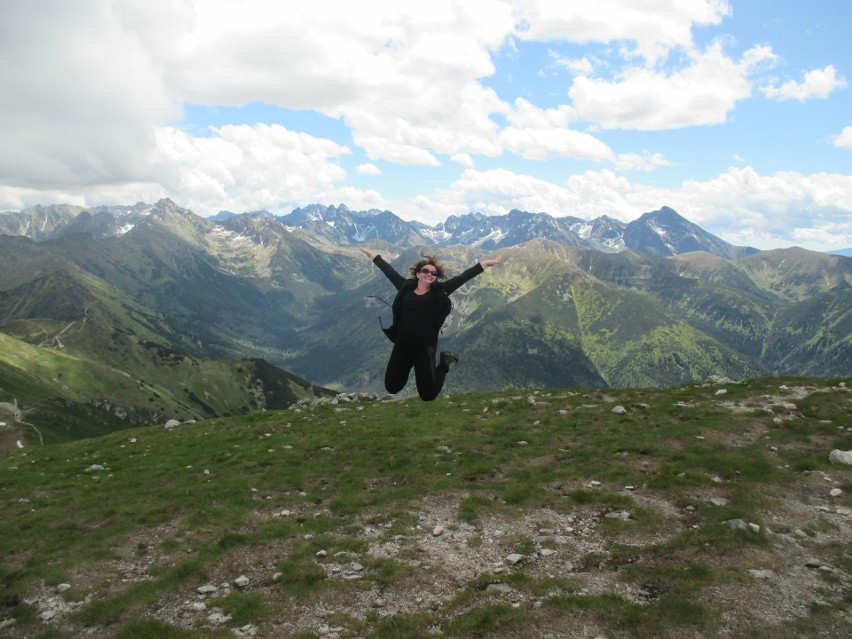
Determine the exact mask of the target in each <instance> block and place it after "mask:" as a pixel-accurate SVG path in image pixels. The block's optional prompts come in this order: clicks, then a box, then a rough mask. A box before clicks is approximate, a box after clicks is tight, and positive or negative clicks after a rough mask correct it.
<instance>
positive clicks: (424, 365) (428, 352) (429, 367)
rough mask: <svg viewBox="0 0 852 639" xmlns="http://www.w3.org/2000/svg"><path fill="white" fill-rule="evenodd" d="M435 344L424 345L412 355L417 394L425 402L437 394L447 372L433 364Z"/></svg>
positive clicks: (442, 385)
mask: <svg viewBox="0 0 852 639" xmlns="http://www.w3.org/2000/svg"><path fill="white" fill-rule="evenodd" d="M436 346H437V344H430V345H428V346H424V347H423V348H421V349H418V351H417V352H416V353H415V355H414V381H415V382H416V383H417V394H418V395H420V399H422V400H423V401H425V402H430V401H432V400H433V399H435V398H436V397H437V396H438V393H440V392H441V389H442V388H443V387H444V377H445V376H446V374H447V371H445V370H444V369H443V368H439V367H436V366H435V350H436Z"/></svg>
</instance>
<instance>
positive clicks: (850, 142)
mask: <svg viewBox="0 0 852 639" xmlns="http://www.w3.org/2000/svg"><path fill="white" fill-rule="evenodd" d="M834 146H836V147H839V148H841V149H852V126H847V127H844V128H843V130H842V131H841V132H840V135H838V136H836V137H835V138H834Z"/></svg>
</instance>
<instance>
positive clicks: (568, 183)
mask: <svg viewBox="0 0 852 639" xmlns="http://www.w3.org/2000/svg"><path fill="white" fill-rule="evenodd" d="M663 204H667V205H669V206H671V207H672V208H674V209H675V210H677V211H678V212H679V213H681V215H683V216H684V217H686V218H687V219H689V220H690V221H692V222H695V223H696V224H699V225H700V226H702V227H703V228H705V229H706V230H708V231H710V232H711V233H715V234H716V235H719V236H720V237H722V238H723V239H725V240H727V241H728V242H731V243H733V244H737V245H745V246H754V247H756V248H760V249H771V248H778V247H783V246H793V245H799V246H802V247H804V248H813V249H816V250H821V249H822V248H823V247H826V246H828V247H833V248H846V247H848V246H850V245H852V227H850V225H849V219H850V215H852V176H848V175H839V174H825V173H820V174H814V175H804V174H801V173H797V172H779V173H776V174H774V175H760V174H759V173H757V172H756V171H755V170H754V169H752V168H730V169H728V170H727V171H726V172H725V173H722V174H720V175H719V176H717V177H716V178H713V179H711V180H707V181H704V182H701V181H696V180H686V181H684V182H683V183H682V184H681V185H680V186H679V187H673V188H660V187H654V186H648V185H644V184H641V183H638V182H631V181H630V180H628V179H627V178H625V177H624V176H620V175H618V174H616V173H614V172H613V171H612V170H610V169H602V170H600V171H586V172H585V173H582V174H578V175H573V176H570V177H569V178H567V179H566V180H565V182H564V183H563V184H554V183H551V182H547V181H543V180H539V179H537V178H533V177H531V176H528V175H522V174H518V173H514V172H512V171H508V170H505V169H498V170H492V171H475V170H467V171H464V172H463V173H462V174H461V176H460V177H459V178H458V179H457V180H456V181H454V182H453V183H452V185H451V186H450V187H449V188H447V189H443V190H439V191H436V192H435V194H434V195H433V196H431V197H421V198H419V199H418V201H417V202H416V205H415V206H414V207H413V208H412V209H409V210H407V212H408V213H411V214H412V216H413V217H415V218H416V219H421V220H422V221H425V222H430V223H435V222H438V221H441V220H443V219H445V218H446V217H447V216H448V215H452V214H460V213H467V212H469V211H480V212H483V213H487V214H495V215H496V214H504V213H507V212H508V211H509V210H511V209H513V208H519V209H523V210H527V211H531V212H547V213H549V214H551V215H555V216H564V215H575V216H577V217H581V218H586V219H592V218H595V217H598V216H600V215H608V216H610V217H613V218H615V219H619V220H622V221H624V222H629V221H632V220H634V219H636V218H637V217H638V216H639V215H641V214H642V213H645V212H648V211H653V210H656V209H658V208H659V207H660V206H661V205H663Z"/></svg>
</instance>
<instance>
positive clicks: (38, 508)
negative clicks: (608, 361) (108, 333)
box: [0, 380, 852, 638]
mask: <svg viewBox="0 0 852 639" xmlns="http://www.w3.org/2000/svg"><path fill="white" fill-rule="evenodd" d="M810 383H811V384H817V383H818V384H820V385H821V386H825V387H829V386H831V384H830V383H829V382H815V381H813V380H811V382H810ZM780 384H781V381H780V380H753V381H751V382H748V383H746V384H742V385H739V386H736V387H735V391H732V392H731V393H730V394H729V395H728V396H726V397H725V400H726V401H727V400H731V397H732V396H733V397H734V399H735V401H737V402H741V403H749V402H751V403H753V404H754V405H755V406H758V405H759V404H760V402H761V398H762V397H763V396H765V395H768V394H770V393H778V386H779V385H780ZM714 391H715V387H701V386H697V385H689V386H684V387H679V388H674V389H653V390H629V391H628V390H609V391H606V392H604V391H582V390H580V391H578V390H572V391H570V392H568V391H565V390H552V391H545V392H539V393H538V394H537V395H536V399H537V400H538V402H539V404H536V405H533V404H531V403H530V402H529V401H527V397H528V395H529V393H527V392H515V391H505V392H502V393H481V394H471V395H461V396H451V397H443V398H440V399H439V400H437V401H436V402H433V403H423V402H420V401H419V400H416V399H406V400H402V401H390V402H363V403H352V404H341V405H337V406H334V405H320V406H316V407H311V408H305V409H301V410H298V411H296V410H290V411H281V412H276V411H269V412H262V413H261V412H258V413H250V414H248V415H245V416H242V417H235V418H228V419H219V420H209V421H205V422H199V423H197V424H195V425H193V426H184V427H180V428H177V429H175V430H172V431H165V430H163V429H157V428H136V429H131V430H127V431H122V432H116V433H112V434H109V435H106V436H102V437H98V438H91V439H83V440H79V441H73V442H67V443H62V444H56V445H53V446H46V447H43V448H34V447H28V448H26V449H24V450H22V451H12V452H9V453H6V454H4V455H3V456H2V457H0V503H2V504H3V517H2V518H0V557H2V558H3V559H2V560H0V588H2V596H0V619H2V618H12V619H15V624H14V627H13V630H12V631H11V632H12V634H11V635H9V636H11V637H37V636H45V637H46V636H56V637H71V636H75V633H76V632H77V631H79V630H80V629H82V628H96V629H101V630H100V632H102V634H103V635H104V636H116V637H148V636H151V637H153V636H157V637H184V636H213V637H215V636H229V632H230V630H229V629H233V628H240V627H242V626H244V625H246V624H251V625H253V626H255V627H263V628H266V629H269V630H268V631H269V632H271V633H273V634H274V633H275V632H278V633H279V634H281V636H302V637H312V636H316V634H315V633H316V631H317V628H318V626H317V625H316V624H317V620H316V619H315V618H312V617H310V616H309V615H308V616H305V615H300V613H299V611H301V610H306V609H308V608H311V607H320V608H329V609H331V610H332V611H334V610H337V611H343V610H350V609H351V608H357V607H358V606H362V607H363V602H364V601H371V600H374V599H376V598H379V599H383V600H384V601H385V604H384V605H383V606H380V607H378V608H376V607H375V606H369V605H368V606H367V607H366V609H365V610H364V611H362V613H361V614H354V613H353V614H348V615H347V616H345V617H344V618H341V619H338V620H337V621H338V623H339V624H340V625H342V626H343V627H345V628H346V629H347V630H346V632H349V633H350V634H348V635H347V634H344V635H342V636H353V637H354V636H361V637H371V638H372V637H427V636H429V637H431V636H434V633H435V632H436V631H437V630H440V631H441V632H442V633H443V634H444V635H445V636H449V637H484V636H488V637H490V636H495V637H522V638H523V637H534V636H535V637H537V636H540V633H539V630H541V632H546V631H547V628H551V629H552V628H564V629H567V630H565V632H566V633H567V634H570V632H573V631H571V630H570V629H571V628H573V629H574V631H575V630H576V629H577V628H578V627H582V625H580V626H575V625H572V624H576V623H580V624H582V622H588V623H592V624H596V625H599V626H601V627H603V628H607V629H609V632H611V633H613V635H612V636H636V637H656V636H660V637H664V636H681V635H682V634H690V633H691V634H692V636H702V633H707V636H712V634H713V632H716V631H717V630H718V629H719V628H720V627H722V626H723V625H724V624H726V623H731V622H730V621H725V619H730V617H731V615H736V614H746V613H745V612H743V611H737V612H735V611H732V610H729V609H727V608H726V607H725V606H726V604H725V603H724V602H721V601H715V600H714V598H713V597H711V596H709V594H708V593H709V592H710V591H711V589H712V588H735V587H738V585H739V584H740V579H741V578H740V577H737V576H736V575H739V573H736V572H733V570H734V568H733V567H734V566H739V565H740V564H742V565H749V566H750V563H749V562H750V561H752V558H760V559H761V560H762V561H766V562H772V561H774V562H776V563H777V562H779V561H781V560H779V559H778V558H775V559H772V557H773V553H774V552H775V550H774V545H773V544H772V543H770V539H769V537H768V536H767V533H766V532H765V529H766V527H767V526H774V527H776V528H778V529H782V527H783V526H782V523H783V525H784V526H786V530H788V531H789V530H795V529H797V528H801V529H806V530H811V531H814V535H813V536H811V537H808V538H807V541H806V542H805V543H807V544H808V548H807V550H808V552H809V553H811V554H817V552H818V550H819V548H821V547H822V548H824V549H825V556H826V557H831V558H832V561H833V564H834V565H835V566H836V567H837V570H838V572H837V573H836V574H835V575H834V578H833V579H831V578H828V579H826V578H822V579H821V580H820V581H819V585H820V587H822V588H824V589H825V592H826V593H827V594H824V595H823V596H822V600H824V601H826V602H827V604H826V605H827V606H829V609H828V610H826V609H825V607H824V606H823V607H819V608H815V612H814V613H813V621H814V623H815V624H816V626H817V627H821V628H831V627H833V625H832V624H834V623H835V622H836V620H837V617H838V615H840V614H841V613H840V612H839V610H841V609H842V606H840V605H839V604H840V603H841V602H842V601H843V597H844V596H845V595H843V593H844V592H848V589H849V579H848V576H847V575H848V572H849V568H850V567H849V566H848V559H846V560H845V561H846V563H844V554H843V552H842V551H839V550H838V548H842V547H843V546H842V544H840V545H837V544H836V543H835V545H831V543H825V542H822V541H818V540H817V535H816V531H819V530H822V529H831V530H833V532H832V536H833V537H836V536H837V535H838V534H841V533H840V532H838V531H842V528H837V527H835V528H833V529H832V528H831V526H832V524H831V523H830V522H827V521H824V520H821V519H819V517H818V516H817V515H816V514H815V515H814V516H813V518H812V520H810V521H806V522H796V521H785V522H782V523H778V524H776V523H775V521H774V520H772V519H771V518H769V516H768V514H767V510H768V509H769V508H770V507H771V506H772V505H773V504H774V503H775V501H774V500H775V499H776V498H777V496H778V495H793V494H798V492H797V491H802V490H806V488H805V487H804V486H803V482H806V480H807V478H808V477H810V475H809V474H808V473H810V472H811V471H818V472H829V471H830V473H831V475H832V476H833V477H834V479H835V480H837V481H839V482H841V484H842V485H845V486H848V485H849V482H850V475H849V471H848V470H847V469H843V468H837V467H830V466H831V465H830V464H828V462H827V455H828V451H830V450H831V449H834V448H841V449H844V450H848V449H850V448H852V435H850V433H849V432H848V431H847V430H845V429H842V428H838V425H839V424H843V423H847V422H848V417H849V415H850V403H849V400H848V394H847V393H840V392H834V393H828V392H826V393H817V394H814V395H811V396H810V397H809V398H808V399H807V400H806V401H803V402H801V404H802V408H801V412H800V413H799V414H798V415H797V417H796V419H795V420H791V421H783V422H781V423H780V424H779V423H776V422H775V421H773V414H771V413H768V412H743V413H735V412H732V411H731V410H729V409H728V408H726V407H725V406H723V405H722V404H721V402H720V401H719V400H717V399H715V398H714V395H713V392H714ZM615 404H621V405H623V406H625V407H628V412H627V414H625V415H616V414H613V413H612V412H611V408H612V406H613V405H615ZM684 405H688V407H687V408H685V407H684ZM486 409H487V410H486ZM810 415H813V417H811V416H810ZM94 465H97V466H99V467H101V468H102V469H103V470H93V467H94ZM805 471H807V473H806V472H805ZM627 485H630V486H633V487H634V489H633V490H625V488H624V487H625V486H627ZM802 495H804V496H803V497H801V498H802V499H803V500H805V502H812V501H813V500H814V499H818V498H821V495H816V494H812V493H809V492H807V490H806V492H805V493H802ZM709 496H715V497H721V498H723V500H724V501H723V502H718V504H724V505H716V504H713V503H709V502H708V497H709ZM844 500H846V501H845V502H844V501H843V500H841V501H840V502H837V504H842V503H847V505H848V497H845V498H844ZM659 503H665V504H667V505H668V506H667V507H666V508H663V509H662V510H661V509H660V508H657V507H655V504H659ZM687 506H690V507H691V508H690V509H688V508H687ZM610 511H628V512H629V513H630V519H628V520H627V521H621V520H611V519H606V518H604V514H606V513H608V512H610ZM778 516H779V517H780V516H784V517H786V516H787V514H786V513H784V512H781V513H780V514H778ZM729 519H743V520H744V521H747V522H751V523H756V524H758V525H760V526H761V532H760V533H755V532H753V531H749V530H733V529H731V528H730V527H729V526H726V525H723V524H722V522H724V521H726V520H729ZM450 520H452V521H450ZM572 522H573V523H572ZM436 524H443V525H445V526H446V527H447V528H448V530H447V531H446V532H445V533H444V535H443V536H442V537H437V538H433V537H432V535H431V531H432V528H433V527H434V526H435V525H436ZM554 527H555V528H558V531H557V532H558V535H559V536H562V537H563V538H564V539H565V540H566V541H564V542H563V541H558V540H557V541H549V542H547V543H546V544H544V545H542V546H540V547H539V546H537V545H536V544H535V543H533V541H532V538H533V537H534V536H536V535H537V534H539V529H547V528H554ZM826 527H828V528H826ZM569 528H571V529H574V531H573V532H570V531H569ZM833 543H834V542H833ZM430 544H431V545H432V546H435V549H434V550H430ZM439 549H443V550H440V551H439ZM542 549H546V550H547V551H549V552H550V555H549V557H551V558H550V559H545V555H541V556H540V557H539V551H541V550H542ZM512 552H519V553H521V554H523V555H524V556H525V557H527V560H525V561H524V562H522V563H521V564H519V565H517V566H515V567H511V568H506V566H505V565H503V566H502V567H501V569H500V570H499V571H498V572H493V571H494V568H495V565H498V564H502V561H503V559H504V558H505V557H506V556H507V555H508V554H509V553H512ZM446 553H449V554H446ZM453 554H457V555H458V556H460V557H465V558H467V559H466V560H465V561H473V560H474V559H475V560H476V561H475V562H474V563H476V564H477V566H478V567H477V571H478V572H477V573H475V574H468V573H466V572H465V569H464V565H465V564H464V562H462V563H461V564H459V566H457V567H456V566H454V565H453V564H452V563H451V562H452V560H451V559H449V558H447V559H442V557H451V556H453ZM479 557H481V559H479ZM356 563H357V564H359V565H360V570H357V571H356V570H354V569H353V568H352V566H353V565H355V564H356ZM125 566H132V567H133V568H134V570H135V571H136V573H134V574H137V575H141V577H139V578H137V579H130V580H129V581H122V580H121V579H120V574H121V570H122V567H125ZM549 566H550V568H548V567H549ZM557 568H558V569H557ZM242 573H250V574H251V575H252V579H251V584H250V586H249V587H248V588H246V589H245V590H238V589H236V588H234V587H231V588H230V589H229V590H222V589H221V588H220V590H219V591H218V592H217V593H216V594H215V595H213V596H211V597H209V598H208V600H207V603H208V607H214V606H215V607H217V608H220V609H221V610H222V611H223V612H224V613H225V614H228V615H230V616H231V618H232V619H231V621H230V622H229V623H228V624H227V625H226V626H225V627H223V628H213V627H208V625H207V624H205V623H204V621H205V617H204V616H203V615H202V616H195V617H191V615H190V616H189V617H191V618H192V619H193V621H192V622H191V623H187V622H186V619H187V615H183V616H181V615H178V616H177V617H175V618H171V617H169V618H157V616H156V613H155V612H153V611H156V610H158V609H161V608H170V607H171V608H174V607H177V608H180V606H181V605H182V602H184V601H186V600H192V599H195V598H197V594H196V592H195V591H196V589H197V588H198V587H199V586H201V585H204V584H214V585H217V586H218V585H220V584H222V583H225V582H231V581H232V580H233V579H234V578H235V577H237V576H238V575H239V574H242ZM596 574H597V575H606V579H607V580H608V582H609V583H611V584H612V586H613V590H612V592H603V593H581V592H580V591H581V590H582V589H583V583H584V582H583V580H584V579H586V578H590V577H591V576H592V575H596ZM273 575H274V578H273ZM59 583H70V584H72V589H71V590H69V591H68V592H67V593H65V595H64V597H65V599H66V600H72V601H74V602H76V603H75V610H74V611H73V612H72V613H71V614H69V615H67V616H65V617H64V621H63V624H62V625H57V624H53V625H52V624H50V623H47V624H46V623H44V622H42V621H41V619H40V617H39V612H40V610H41V609H42V607H43V604H39V603H38V602H36V601H35V600H36V599H39V600H42V601H43V599H44V598H45V597H46V596H47V593H50V592H51V590H52V588H54V587H55V586H56V585H58V584H59ZM489 583H504V584H507V585H508V586H509V587H510V588H511V589H512V591H511V592H513V593H514V594H510V595H500V594H495V592H494V591H492V590H489V589H487V585H488V584H489ZM618 584H623V586H619V587H616V586H617V585H618ZM625 586H629V588H630V589H631V592H634V593H636V592H642V593H646V594H645V595H642V597H639V599H636V598H625V597H624V596H622V594H618V593H623V592H624V587H625ZM844 589H845V590H844ZM643 597H644V598H643ZM507 598H508V599H507ZM418 601H419V602H420V603H417V602H418ZM359 602H360V603H359ZM40 606H41V607H40ZM832 606H833V607H832ZM359 609H360V608H359ZM335 614H338V613H335ZM572 615H577V618H576V619H574V617H573V616H572ZM178 620H180V621H178ZM293 620H298V621H293ZM791 623H793V622H792V621H791ZM287 624H291V625H287ZM293 624H295V625H293ZM312 624H313V625H312ZM276 628H277V630H272V629H276ZM7 632H8V631H7ZM51 633H52V634H51ZM696 633H697V634H696ZM608 636H609V635H608Z"/></svg>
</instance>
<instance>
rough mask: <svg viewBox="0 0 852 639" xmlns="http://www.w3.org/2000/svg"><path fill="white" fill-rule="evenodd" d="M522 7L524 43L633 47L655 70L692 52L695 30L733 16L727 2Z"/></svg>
mask: <svg viewBox="0 0 852 639" xmlns="http://www.w3.org/2000/svg"><path fill="white" fill-rule="evenodd" d="M521 6H522V7H523V9H522V10H521V15H522V16H523V18H524V20H525V21H526V24H527V28H526V29H525V30H523V31H521V33H520V36H521V37H523V38H525V39H528V40H540V41H547V40H569V41H572V42H580V43H589V42H602V43H609V42H621V43H627V42H633V43H635V45H634V47H633V48H632V49H629V50H626V54H627V55H628V56H641V57H642V58H644V59H645V60H646V61H647V62H648V64H650V65H653V64H655V63H656V62H658V61H659V60H660V59H663V58H665V57H666V55H667V54H668V52H669V51H670V50H671V49H672V48H674V47H681V48H684V49H691V48H692V46H693V38H692V28H693V27H694V26H708V25H717V24H719V23H720V22H721V21H722V19H723V18H724V17H725V16H726V15H728V14H729V13H730V8H729V7H728V3H727V2H726V1H724V0H645V1H643V2H635V1H633V0H597V1H596V2H566V1H565V0H529V1H528V2H524V3H522V5H521Z"/></svg>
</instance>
